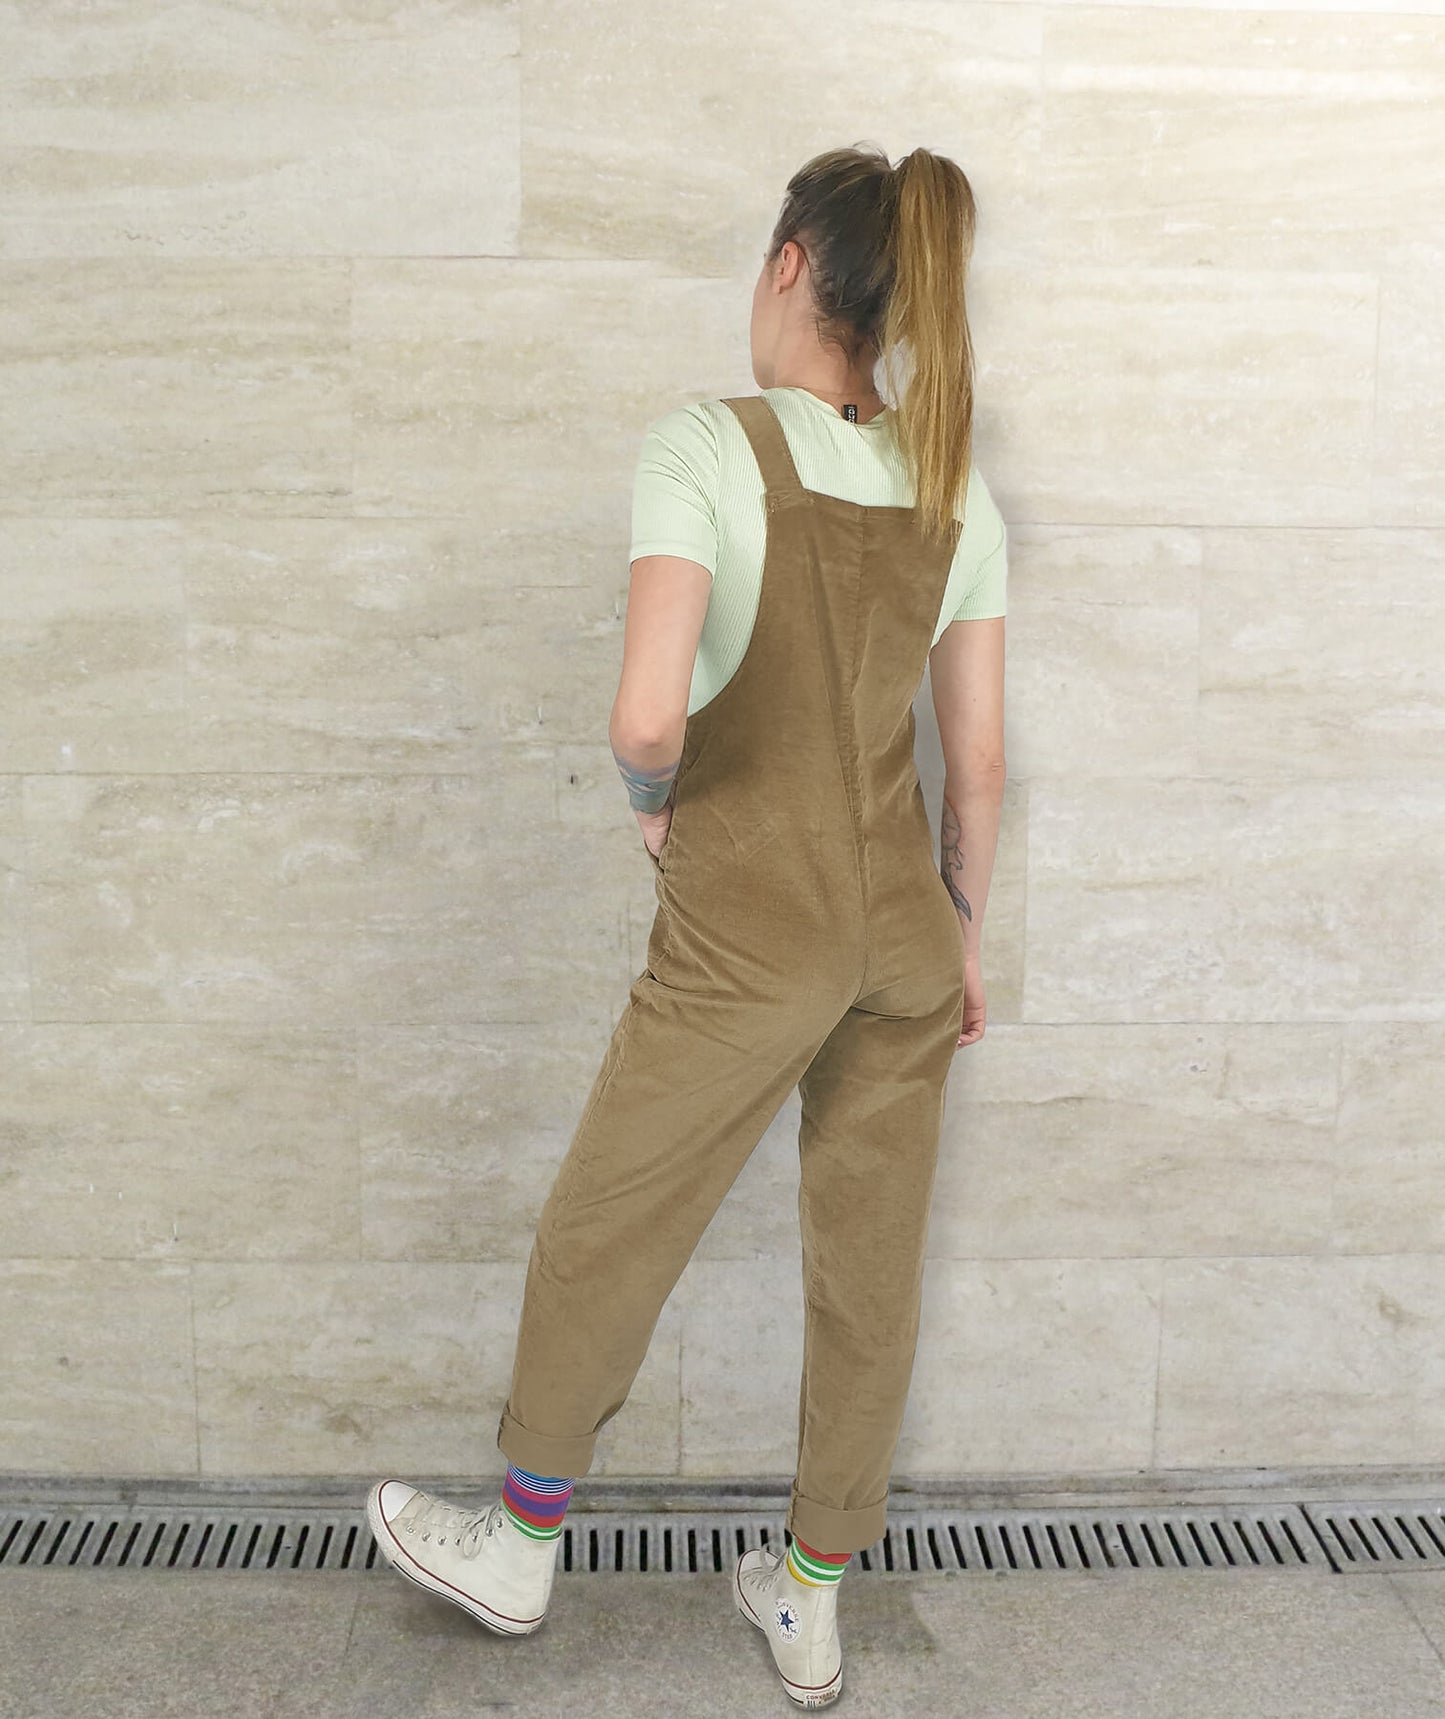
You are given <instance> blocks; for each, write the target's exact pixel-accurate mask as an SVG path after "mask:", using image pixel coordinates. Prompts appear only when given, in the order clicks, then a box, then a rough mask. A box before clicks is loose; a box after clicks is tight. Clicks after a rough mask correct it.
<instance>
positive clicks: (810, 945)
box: [368, 148, 1006, 1707]
mask: <svg viewBox="0 0 1445 1719" xmlns="http://www.w3.org/2000/svg"><path fill="white" fill-rule="evenodd" d="M973 231H974V203H973V196H972V192H971V189H970V187H969V184H968V181H967V179H966V178H965V176H964V174H963V173H962V172H961V170H960V169H959V168H958V166H957V165H956V164H955V163H954V162H952V161H950V160H948V159H947V158H946V157H943V156H938V155H934V154H932V153H930V152H929V151H928V150H925V149H916V150H914V151H913V152H912V154H910V155H908V156H907V157H905V158H904V160H903V161H902V163H901V164H900V165H899V166H898V167H897V168H896V169H895V168H893V167H890V165H889V163H888V160H887V157H886V156H885V155H884V154H883V153H882V152H881V151H879V150H876V149H873V148H853V149H838V150H831V151H828V152H827V153H825V154H823V155H820V156H818V157H817V158H815V159H814V160H812V161H810V162H808V163H807V165H806V166H804V167H803V168H802V169H801V170H800V171H799V172H798V173H797V174H795V175H794V177H793V178H792V180H790V182H789V184H788V188H787V196H786V198H785V201H784V204H783V208H782V211H781V213H780V215H779V218H778V221H777V223H776V226H775V228H774V232H773V236H772V239H771V242H770V243H769V245H768V248H767V250H766V251H765V253H764V257H763V267H762V270H761V272H760V273H759V276H758V280H757V285H756V287H755V289H754V292H753V307H752V329H751V345H752V367H753V376H754V379H755V380H756V381H757V383H758V385H759V387H760V388H761V390H762V392H761V393H760V394H759V395H754V396H748V397H737V398H729V399H721V400H708V401H703V402H701V403H699V404H698V405H695V406H688V407H683V408H681V409H679V410H678V411H675V412H672V413H669V414H668V415H667V416H665V417H663V418H662V419H660V420H658V421H657V422H656V423H654V424H653V425H652V426H651V427H650V428H649V431H648V434H647V437H646V440H645V442H644V445H643V450H642V456H641V458H640V460H639V462H638V467H637V473H636V485H635V490H634V502H633V544H632V550H633V560H632V569H631V584H630V588H629V596H628V607H627V622H626V629H625V637H624V643H623V662H622V671H621V683H620V686H619V689H618V694H617V699H616V703H615V705H614V707H613V711H612V719H611V724H610V739H611V743H612V748H613V753H614V756H615V757H616V760H617V763H618V767H619V769H620V771H621V773H622V777H623V779H624V781H625V782H626V784H627V788H628V792H629V797H630V800H631V804H632V807H633V809H634V811H635V812H636V815H637V819H638V825H639V831H640V834H641V838H642V844H643V847H644V849H645V850H646V852H647V855H648V857H649V861H650V863H651V865H652V867H653V873H654V885H655V889H656V895H657V904H658V905H657V914H656V917H655V919H654V921H653V926H652V931H651V935H650V938H649V942H648V950H647V955H648V959H647V965H646V968H645V969H644V970H643V972H642V973H641V974H639V975H638V977H637V978H636V979H635V980H634V982H633V984H632V987H631V990H630V993H629V997H628V1001H627V1005H626V1007H625V1008H624V1010H623V1012H622V1015H621V1017H620V1019H619V1020H618V1022H617V1026H616V1029H615V1031H614V1033H613V1036H612V1041H611V1044H610V1046H609V1048H608V1051H607V1054H606V1056H605V1058H604V1060H603V1063H602V1066H601V1068H600V1069H599V1071H598V1073H597V1077H596V1079H595V1080H594V1082H593V1085H592V1090H591V1092H590V1094H589V1096H588V1099H587V1102H586V1105H585V1107H584V1109H583V1113H582V1117H581V1120H580V1122H579V1123H578V1126H577V1131H576V1134H575V1135H574V1137H573V1140H572V1144H571V1147H570V1149H569V1151H568V1153H567V1156H566V1158H565V1160H564V1162H563V1163H562V1165H561V1168H560V1170H559V1172H558V1175H557V1179H556V1182H555V1184H554V1185H553V1188H552V1191H551V1193H550V1194H549V1196H548V1198H547V1202H546V1204H545V1206H544V1208H543V1211H542V1215H541V1220H540V1223H539V1226H538V1230H537V1235H536V1239H535V1241H534V1243H533V1247H532V1253H531V1259H530V1262H529V1265H528V1270H527V1281H526V1289H525V1295H524V1301H523V1307H522V1312H521V1320H520V1327H519V1331H518V1339H517V1351H516V1359H515V1365H514V1371H513V1378H512V1387H511V1392H510V1395H509V1398H508V1401H507V1404H506V1406H505V1408H504V1409H503V1410H502V1414H501V1419H500V1422H499V1425H498V1431H497V1444H498V1448H499V1449H500V1450H501V1451H502V1452H503V1454H504V1455H505V1456H506V1457H507V1458H508V1466H507V1475H506V1480H505V1483H504V1486H503V1491H502V1496H501V1498H500V1499H499V1500H498V1501H496V1502H495V1503H493V1504H492V1505H491V1506H490V1507H489V1508H486V1509H483V1510H465V1509H461V1508H459V1507H457V1506H453V1505H449V1504H447V1503H445V1502H444V1501H442V1500H440V1499H436V1498H433V1497H431V1496H429V1495H428V1494H426V1493H424V1492H421V1491H419V1490H418V1489H416V1488H414V1487H412V1486H410V1485H408V1484H407V1483H405V1482H403V1481H399V1480H387V1481H382V1482H380V1483H378V1485H377V1486H376V1487H375V1488H374V1489H373V1491H372V1493H371V1496H370V1499H369V1501H368V1509H369V1514H370V1520H371V1526H372V1530H373V1532H374V1533H375V1535H376V1538H377V1542H378V1545H379V1546H380V1548H381V1550H382V1552H383V1554H384V1555H385V1556H386V1557H388V1558H389V1559H390V1560H391V1561H392V1562H393V1563H394V1565H395V1566H396V1568H397V1569H398V1570H400V1571H402V1572H403V1573H404V1574H406V1575H408V1576H410V1577H411V1578H412V1579H413V1580H414V1581H417V1582H419V1583H420V1584H421V1585H422V1586H423V1587H426V1588H428V1589H430V1590H431V1591H433V1592H436V1593H441V1594H444V1595H445V1596H446V1597H447V1598H449V1599H451V1600H454V1601H455V1602H457V1603H458V1604H460V1605H462V1606H463V1607H464V1608H465V1609H466V1610H467V1611H469V1612H470V1613H471V1614H472V1615H473V1616H475V1617H477V1618H479V1619H480V1620H481V1621H482V1622H483V1623H485V1624H488V1625H489V1626H490V1627H491V1628H493V1629H496V1630H499V1631H501V1632H503V1633H508V1634H514V1635H522V1634H527V1633H529V1632H530V1631H532V1630H534V1629H536V1628H537V1626H538V1625H539V1624H540V1623H541V1622H542V1619H543V1616H544V1614H545V1611H546V1606H547V1602H548V1599H549V1597H550V1594H551V1586H552V1578H553V1575H554V1573H555V1569H556V1543H557V1540H558V1537H559V1536H560V1534H561V1531H562V1520H563V1516H564V1514H565V1512H566V1509H567V1505H568V1502H569V1501H570V1498H571V1492H572V1485H573V1481H574V1479H575V1478H576V1477H577V1476H578V1475H582V1474H586V1473H587V1472H588V1470H589V1468H590V1466H591V1463H592V1457H593V1447H594V1443H595V1440H596V1437H597V1433H598V1431H599V1430H600V1429H601V1428H602V1427H603V1426H605V1425H606V1423H607V1422H608V1421H609V1420H611V1419H612V1417H613V1416H614V1415H615V1414H616V1413H617V1411H618V1410H619V1409H620V1408H621V1407H622V1405H623V1403H624V1402H625V1401H626V1398H627V1395H628V1392H629V1390H630V1388H631V1385H632V1382H633V1379H634V1377H635V1375H636V1372H637V1370H638V1368H639V1366H640V1365H641V1363H642V1360H643V1358H644V1356H645V1355H646V1352H647V1349H648V1346H649V1342H650V1339H651V1336H652V1333H653V1330H654V1328H655V1326H656V1323H657V1319H658V1317H659V1315H660V1313H661V1311H662V1307H663V1305H664V1303H665V1302H666V1300H667V1298H668V1295H669V1294H670V1292H671V1290H672V1288H673V1286H674V1284H675V1283H676V1281H677V1279H678V1277H679V1276H680V1275H681V1273H682V1270H683V1268H684V1267H685V1266H686V1264H687V1262H688V1260H689V1259H690V1258H691V1256H692V1254H693V1251H694V1249H695V1247H696V1245H697V1242H698V1240H699V1238H700V1237H701V1235H702V1233H703V1231H704V1230H705V1229H706V1227H707V1225H708V1223H709V1221H710V1220H711V1218H712V1216H713V1214H714V1213H715V1211H716V1210H717V1207H718V1205H719V1203H720V1202H721V1200H722V1199H723V1198H724V1196H725V1195H726V1193H727V1191H728V1189H729V1188H730V1186H731V1185H732V1183H733V1181H734V1179H735V1178H736V1176H737V1174H738V1172H739V1171H740V1170H741V1168H742V1166H743V1164H744V1163H745V1162H746V1161H747V1158H748V1156H749V1155H750V1153H751V1152H752V1150H753V1148H754V1146H755V1145H756V1144H757V1141H758V1140H759V1138H760V1137H761V1135H762V1134H763V1132H764V1130H765V1129H766V1128H767V1126H768V1124H769V1122H770V1121H771V1120H772V1118H773V1117H774V1116H775V1115H776V1113H777V1111H778V1109H779V1107H780V1106H781V1104H782V1103H783V1102H784V1100H785V1099H786V1098H787V1097H788V1095H789V1094H790V1092H791V1091H792V1089H793V1087H794V1086H797V1087H799V1089H800V1092H801V1096H802V1125H801V1129H800V1132H799V1156H800V1162H801V1181H800V1188H799V1218H800V1224H801V1229H802V1242H803V1270H804V1291H805V1293H804V1300H805V1309H806V1326H805V1330H806V1337H805V1347H804V1359H803V1379H802V1386H801V1392H800V1397H799V1456H798V1468H797V1476H796V1479H795V1480H794V1483H793V1487H792V1495H791V1498H790V1501H789V1509H788V1516H787V1526H788V1530H789V1533H790V1536H791V1538H790V1542H789V1544H788V1546H787V1549H786V1554H785V1553H784V1552H783V1551H781V1550H767V1549H761V1550H752V1551H749V1552H747V1553H745V1554H744V1555H743V1556H742V1558H741V1559H740V1560H739V1562H738V1565H737V1569H736V1571H735V1573H734V1582H733V1593H734V1600H735V1603H736V1604H737V1606H738V1609H739V1610H740V1611H741V1612H742V1614H743V1615H744V1616H745V1617H746V1618H748V1619H749V1620H750V1621H751V1622H753V1623H755V1624H758V1625H759V1626H760V1627H762V1628H763V1629H764V1631H765V1632H766V1633H767V1637H768V1641H769V1644H770V1646H771V1647H772V1651H773V1656H774V1660H775V1663H776V1665H777V1668H778V1671H779V1674H780V1675H781V1677H782V1679H783V1683H784V1687H785V1688H786V1690H787V1692H788V1694H789V1695H790V1696H791V1697H792V1699H793V1700H794V1701H795V1702H797V1703H798V1704H799V1705H801V1706H805V1707H818V1706H824V1705H826V1704H827V1703H828V1702H830V1701H832V1700H834V1699H836V1697H837V1695H838V1693H839V1691H840V1689H841V1687H842V1658H841V1651H840V1648H839V1644H838V1634H837V1625H836V1600H837V1584H838V1580H839V1578H840V1577H841V1575H842V1573H843V1570H844V1568H845V1566H846V1565H847V1563H848V1560H849V1558H850V1556H851V1554H852V1553H853V1552H854V1551H857V1550H859V1549H860V1548H863V1547H866V1546H870V1545H872V1544H873V1543H874V1542H875V1541H877V1540H878V1539H879V1538H880V1537H881V1535H882V1533H883V1530H884V1526H885V1519H886V1494H887V1487H888V1477H889V1473H890V1469H891V1465H892V1460H893V1455H894V1450H895V1447H896V1443H897V1439H898V1434H899V1431H900V1428H901V1423H902V1417H903V1410H904V1402H905V1398H906V1396H907V1392H908V1386H909V1380H910V1376H911V1372H912V1367H913V1359H914V1353H915V1346H916V1341H917V1333H918V1322H919V1310H920V1297H921V1288H922V1277H923V1259H924V1244H925V1236H926V1230H927V1225H928V1214H929V1206H930V1201H931V1197H932V1188H933V1176H934V1166H935V1162H936V1157H937V1151H938V1141H939V1127H940V1122H941V1117H942V1108H943V1098H944V1089H945V1082H946V1077H947V1074H948V1070H949V1067H950V1065H951V1060H952V1054H953V1052H954V1050H955V1049H956V1048H957V1047H958V1046H961V1045H966V1044H973V1043H976V1042H977V1040H978V1039H979V1038H980V1037H981V1036H982V1034H983V1030H984V996H983V982H982V978H981V976H980V968H979V956H980V937H981V934H982V914H983V906H984V901H985V898H986V895H987V891H988V883H989V875H990V872H991V870H992V865H993V857H994V850H995V846H996V843H997V837H998V825H999V815H1000V802H1001V796H1002V790H1003V780H1004V760H1003V723H1002V703H1003V658H1004V637H1003V629H1004V622H1003V612H1004V601H1003V598H1004V582H1005V556H1006V545H1005V532H1004V527H1003V522H1002V520H1001V519H1000V518H999V515H998V512H997V510H996V509H995V507H994V505H993V502H992V499H991V498H990V496H989V493H988V489H987V487H986V485H985V484H984V482H983V479H982V477H981V476H980V475H979V473H978V472H977V471H976V470H973V469H972V413H973V375H972V368H973V364H972V348H971V344H970V340H969V332H968V323H967V318H966V314H965V308H964V277H965V273H966V269H967V263H968V259H969V255H970V253H971V249H972V243H973ZM905 343H906V347H907V350H908V352H909V354H910V357H911V361H912V363H911V376H910V379H909V382H908V386H907V388H906V390H904V391H903V392H902V395H901V400H900V403H899V405H898V406H897V408H896V409H894V408H890V407H889V406H887V405H885V404H884V401H883V399H882V397H881V396H880V395H879V393H878V392H877V389H876V388H875V385H874V367H875V365H876V364H877V363H878V362H879V361H880V360H882V361H883V362H884V364H885V367H886V368H888V369H890V371H891V368H892V365H893V362H894V360H895V359H896V357H897V355H898V352H899V348H900V345H902V344H905ZM966 480H967V481H966ZM926 663H927V664H929V665H931V686H932V692H933V698H934V702H935V706H936V709H937V712H938V717H939V726H940V731H941V733H942V737H943V744H944V753H945V764H946V777H945V786H944V803H943V806H942V809H941V844H942V856H941V863H940V864H939V865H938V866H935V864H934V861H933V858H932V838H931V835H930V831H929V823H928V817H927V812H926V809H925V806H924V802H923V796H922V790H921V788H920V786H919V780H918V773H917V769H916V767H915V764H914V758H913V739H914V730H913V700H914V698H915V696H916V694H917V692H918V689H919V686H920V684H921V681H922V677H923V671H924V667H925V664H926Z"/></svg>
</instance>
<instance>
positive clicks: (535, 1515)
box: [502, 1462, 572, 1540]
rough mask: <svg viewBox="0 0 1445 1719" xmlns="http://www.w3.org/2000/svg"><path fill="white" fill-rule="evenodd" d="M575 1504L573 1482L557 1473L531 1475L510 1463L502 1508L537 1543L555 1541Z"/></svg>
mask: <svg viewBox="0 0 1445 1719" xmlns="http://www.w3.org/2000/svg"><path fill="white" fill-rule="evenodd" d="M571 1502H572V1481H571V1480H568V1479H566V1478H563V1477H559V1476H557V1475H554V1474H528V1472H527V1470H526V1469H525V1468H514V1467H513V1466H512V1464H511V1463H510V1462H509V1463H508V1464H507V1478H506V1480H505V1481H504V1482H503V1483H502V1507H503V1508H504V1509H505V1510H506V1512H507V1514H508V1516H510V1517H511V1519H512V1522H513V1525H514V1526H515V1527H517V1528H519V1529H521V1531H522V1533H524V1534H526V1535H527V1536H528V1537H529V1538H530V1539H533V1540H555V1539H556V1538H557V1536H558V1535H559V1534H560V1533H561V1532H562V1518H563V1517H564V1516H565V1515H566V1514H567V1506H568V1505H569V1504H570V1503H571Z"/></svg>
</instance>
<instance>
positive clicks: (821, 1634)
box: [733, 1546, 843, 1707]
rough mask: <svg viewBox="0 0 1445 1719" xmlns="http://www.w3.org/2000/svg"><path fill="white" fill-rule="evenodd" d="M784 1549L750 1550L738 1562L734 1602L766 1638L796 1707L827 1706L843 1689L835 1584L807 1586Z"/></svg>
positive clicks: (779, 1672) (836, 1587)
mask: <svg viewBox="0 0 1445 1719" xmlns="http://www.w3.org/2000/svg"><path fill="white" fill-rule="evenodd" d="M787 1559H788V1554H787V1551H786V1549H785V1548H781V1547H778V1548H773V1549H769V1548H768V1547H766V1546H758V1547H754V1548H753V1549H752V1551H749V1552H744V1553H743V1555H742V1557H741V1558H739V1559H738V1565H737V1569H736V1570H735V1571H734V1572H733V1600H734V1602H735V1603H736V1605H737V1608H738V1610H739V1611H740V1612H741V1613H742V1615H743V1616H744V1617H745V1618H747V1619H748V1621H749V1622H750V1623H755V1624H756V1625H757V1626H758V1628H759V1629H760V1630H761V1631H762V1632H763V1634H764V1635H765V1636H766V1637H767V1638H768V1646H769V1647H770V1648H771V1649H772V1650H773V1663H774V1664H775V1665H776V1666H777V1668H778V1676H779V1677H781V1678H782V1680H783V1688H784V1689H786V1690H787V1692H788V1695H789V1697H790V1698H791V1699H792V1700H793V1701H795V1702H796V1703H797V1704H798V1706H799V1707H826V1706H827V1705H828V1704H829V1702H831V1701H836V1700H837V1699H838V1696H839V1695H840V1693H841V1692H842V1689H843V1650H842V1648H841V1647H840V1646H839V1643H838V1588H839V1584H838V1583H837V1582H831V1583H829V1584H828V1585H827V1586H826V1587H824V1586H820V1587H812V1586H810V1585H809V1584H808V1583H806V1582H800V1581H799V1580H798V1579H797V1577H796V1576H794V1575H793V1573H792V1571H791V1570H789V1568H788V1563H787Z"/></svg>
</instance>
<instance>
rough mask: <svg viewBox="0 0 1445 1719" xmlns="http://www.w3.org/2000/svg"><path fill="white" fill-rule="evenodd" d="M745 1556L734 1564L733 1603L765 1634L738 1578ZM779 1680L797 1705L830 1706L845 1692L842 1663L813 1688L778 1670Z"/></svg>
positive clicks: (745, 1554) (760, 1620)
mask: <svg viewBox="0 0 1445 1719" xmlns="http://www.w3.org/2000/svg"><path fill="white" fill-rule="evenodd" d="M745 1557H747V1553H746V1552H744V1553H743V1554H742V1557H740V1558H739V1559H738V1561H737V1563H736V1564H734V1566H733V1604H734V1605H736V1607H737V1608H738V1610H739V1612H741V1613H742V1615H743V1616H744V1617H745V1618H746V1619H747V1620H748V1622H749V1623H750V1624H755V1625H756V1626H757V1627H758V1628H759V1629H760V1630H762V1631H763V1633H764V1634H766V1633H767V1625H766V1624H765V1623H764V1622H763V1620H762V1619H761V1618H760V1617H759V1616H758V1614H757V1613H756V1612H755V1611H754V1610H753V1608H752V1606H751V1605H750V1604H749V1603H748V1597H747V1595H746V1594H745V1593H744V1592H743V1587H742V1583H741V1582H740V1581H739V1579H738V1578H739V1576H740V1574H741V1572H742V1567H743V1558H745ZM773 1669H774V1670H777V1665H776V1662H775V1663H774V1667H773ZM778 1681H779V1682H780V1683H781V1684H782V1686H783V1689H784V1691H785V1692H786V1694H787V1697H788V1699H789V1700H790V1701H792V1702H794V1703H796V1705H797V1706H799V1707H829V1706H831V1705H832V1703H833V1702H835V1701H836V1700H837V1699H838V1697H839V1696H840V1695H841V1694H842V1693H843V1667H842V1666H841V1665H840V1666H839V1667H838V1670H837V1672H836V1673H835V1675H834V1677H833V1680H832V1682H831V1683H824V1684H821V1685H820V1686H818V1687H817V1688H813V1689H810V1688H808V1687H806V1686H805V1685H804V1684H801V1683H791V1682H789V1680H788V1679H787V1678H786V1677H784V1676H783V1674H782V1672H781V1671H779V1672H778Z"/></svg>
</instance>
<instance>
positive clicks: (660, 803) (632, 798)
mask: <svg viewBox="0 0 1445 1719" xmlns="http://www.w3.org/2000/svg"><path fill="white" fill-rule="evenodd" d="M612 756H613V757H614V758H615V759H616V760H617V768H618V769H619V770H620V771H621V772H622V780H623V781H624V782H625V783H626V784H627V799H628V804H629V805H630V806H631V807H632V809H633V811H634V812H660V811H661V810H662V808H663V807H664V806H665V805H666V804H667V796H668V795H669V794H670V793H671V792H672V781H673V778H674V777H675V776H676V775H677V767H678V765H679V764H680V763H681V762H682V757H681V754H679V755H678V756H677V757H676V758H674V759H673V761H672V763H671V764H654V765H652V766H651V767H650V768H647V767H644V766H641V765H637V764H629V763H628V762H627V760H626V759H625V758H623V757H622V755H621V754H620V753H619V752H618V750H617V748H616V747H615V746H614V747H613V749H612Z"/></svg>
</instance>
